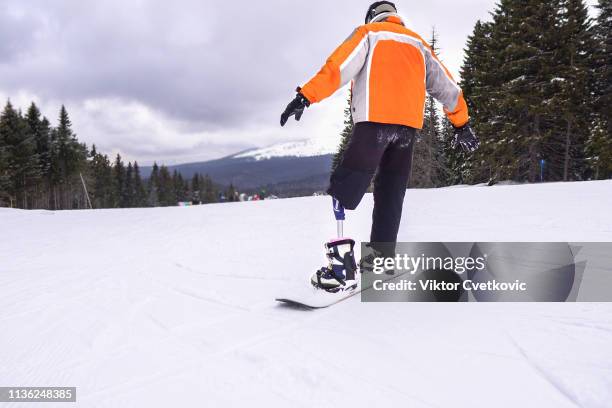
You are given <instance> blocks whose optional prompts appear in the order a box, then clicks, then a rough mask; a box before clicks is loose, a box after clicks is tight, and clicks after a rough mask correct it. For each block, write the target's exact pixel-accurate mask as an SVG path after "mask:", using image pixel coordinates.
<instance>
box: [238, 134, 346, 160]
mask: <svg viewBox="0 0 612 408" xmlns="http://www.w3.org/2000/svg"><path fill="white" fill-rule="evenodd" d="M338 143H339V140H338V139H337V138H331V137H328V138H318V139H308V140H300V141H296V142H286V143H278V144H275V145H272V146H268V147H263V148H260V149H253V150H248V151H246V152H243V153H239V154H237V155H234V156H232V157H233V158H237V159H239V158H246V157H252V158H254V159H255V160H266V159H270V158H273V157H312V156H323V155H326V154H334V153H336V151H337V150H338Z"/></svg>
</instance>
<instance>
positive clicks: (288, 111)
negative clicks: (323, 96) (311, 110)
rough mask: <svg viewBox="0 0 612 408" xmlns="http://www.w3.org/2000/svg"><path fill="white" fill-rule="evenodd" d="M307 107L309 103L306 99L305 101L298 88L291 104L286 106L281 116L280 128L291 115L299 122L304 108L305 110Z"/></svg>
mask: <svg viewBox="0 0 612 408" xmlns="http://www.w3.org/2000/svg"><path fill="white" fill-rule="evenodd" d="M309 106H310V102H308V99H306V97H305V96H304V95H302V94H301V93H300V88H298V89H297V95H296V96H295V98H294V99H293V100H292V101H291V102H289V105H287V107H286V108H285V111H284V112H283V114H282V115H281V119H280V124H281V126H285V123H287V120H288V119H289V118H290V117H291V116H293V115H295V120H298V121H299V120H300V118H301V117H302V114H303V113H304V108H307V107H309Z"/></svg>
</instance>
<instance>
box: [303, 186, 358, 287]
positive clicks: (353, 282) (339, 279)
mask: <svg viewBox="0 0 612 408" xmlns="http://www.w3.org/2000/svg"><path fill="white" fill-rule="evenodd" d="M333 209H334V216H335V218H336V228H337V234H338V238H337V239H334V240H332V241H330V242H327V243H326V244H325V255H326V257H327V260H328V265H327V266H326V267H323V268H321V269H319V270H318V271H317V272H316V273H315V274H314V275H313V276H312V278H311V283H312V285H313V286H314V287H316V288H319V289H323V290H325V291H328V292H332V293H335V292H339V291H344V290H350V289H354V288H355V287H357V283H358V280H357V279H358V276H357V275H358V272H357V263H356V262H355V253H354V249H355V241H354V240H352V239H350V238H344V237H343V235H344V231H343V230H344V219H345V214H344V207H343V206H342V204H340V202H339V201H338V200H336V199H335V198H333Z"/></svg>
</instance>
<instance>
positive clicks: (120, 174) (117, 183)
mask: <svg viewBox="0 0 612 408" xmlns="http://www.w3.org/2000/svg"><path fill="white" fill-rule="evenodd" d="M125 179H126V177H125V165H124V164H123V160H122V159H121V155H120V154H119V153H117V156H116V157H115V164H114V165H113V207H116V208H123V207H125V206H126V189H125V186H126V182H125Z"/></svg>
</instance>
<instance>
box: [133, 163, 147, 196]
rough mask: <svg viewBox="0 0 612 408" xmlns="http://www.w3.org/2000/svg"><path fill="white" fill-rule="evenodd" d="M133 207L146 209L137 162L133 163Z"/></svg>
mask: <svg viewBox="0 0 612 408" xmlns="http://www.w3.org/2000/svg"><path fill="white" fill-rule="evenodd" d="M133 206H134V207H146V206H147V192H146V189H145V185H144V183H143V181H142V177H141V175H140V167H139V166H138V162H136V161H135V162H134V201H133Z"/></svg>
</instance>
